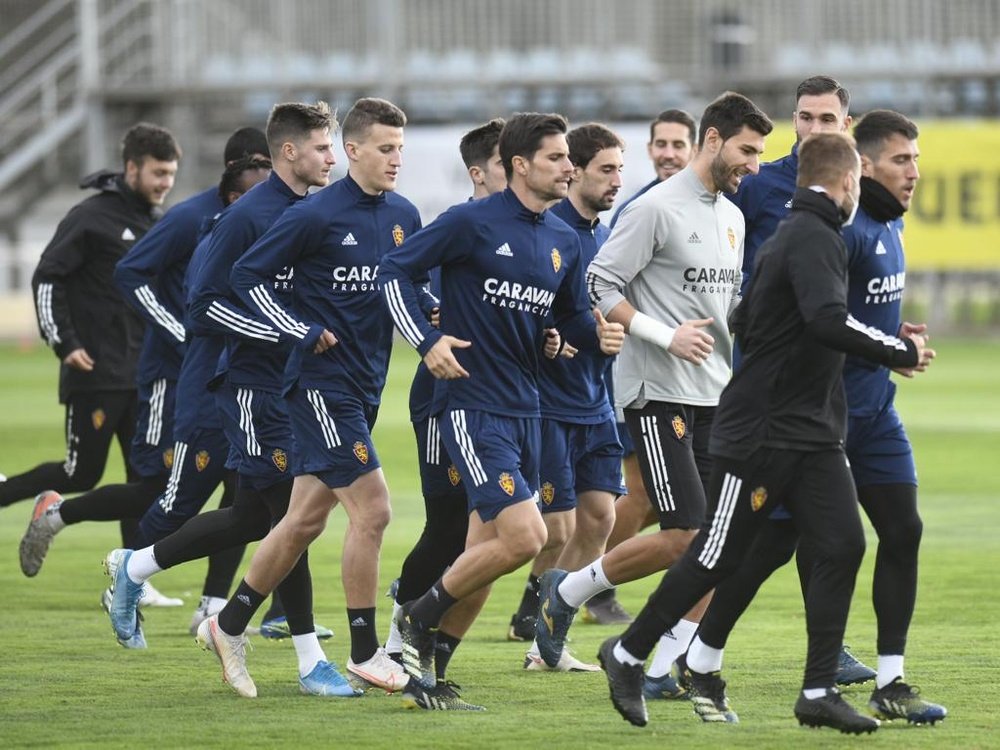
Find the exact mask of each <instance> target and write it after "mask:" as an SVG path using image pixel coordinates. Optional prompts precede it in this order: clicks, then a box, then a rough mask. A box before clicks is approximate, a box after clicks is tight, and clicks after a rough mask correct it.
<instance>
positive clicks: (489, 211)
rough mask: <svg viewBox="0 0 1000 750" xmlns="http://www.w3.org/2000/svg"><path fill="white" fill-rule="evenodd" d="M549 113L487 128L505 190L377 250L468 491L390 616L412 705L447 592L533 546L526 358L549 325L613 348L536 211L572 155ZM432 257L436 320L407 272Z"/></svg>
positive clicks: (535, 420)
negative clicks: (453, 527)
mask: <svg viewBox="0 0 1000 750" xmlns="http://www.w3.org/2000/svg"><path fill="white" fill-rule="evenodd" d="M566 131H567V126H566V120H565V119H564V118H563V117H562V116H561V115H546V114H537V113H521V114H517V115H514V116H513V117H512V118H510V119H509V120H508V121H507V124H506V125H505V126H504V129H503V131H502V132H501V134H500V142H499V148H500V157H501V159H502V160H503V164H504V168H505V170H506V172H507V179H508V188H507V189H506V190H504V191H503V192H501V193H497V194H495V195H492V196H490V197H488V198H483V199H482V200H479V201H471V202H469V203H463V204H461V205H458V206H454V207H452V208H451V209H449V210H448V211H447V212H446V213H444V214H443V215H442V216H441V217H439V218H438V219H437V220H436V221H435V222H434V223H433V224H431V225H430V226H428V227H427V228H426V229H424V230H423V231H421V232H418V233H417V234H415V235H414V236H413V237H411V238H410V239H409V240H407V241H406V242H405V243H404V244H403V246H402V247H401V248H399V249H398V250H396V251H393V252H390V253H389V254H388V255H387V256H386V258H385V260H384V261H383V264H382V273H381V278H382V291H383V295H384V298H385V301H386V304H387V306H388V308H389V310H390V312H391V313H392V316H393V318H394V320H395V322H396V327H397V328H399V330H400V332H401V333H402V334H403V336H404V338H406V340H407V341H408V342H409V343H410V344H411V345H412V346H413V347H414V348H416V349H417V351H418V352H420V354H421V355H423V358H424V362H425V363H426V364H427V367H428V368H429V369H430V371H431V373H432V374H433V375H434V376H435V377H437V378H440V379H443V380H445V381H446V382H445V383H444V386H445V407H444V410H443V412H442V414H441V420H440V428H441V437H442V439H443V441H444V445H445V447H446V448H447V449H448V453H449V455H450V456H451V457H452V459H453V460H454V461H455V465H456V467H457V469H458V472H459V474H460V475H461V478H462V482H463V483H464V484H465V486H466V491H467V492H468V496H469V508H470V516H469V535H468V541H467V544H466V549H465V552H463V553H462V554H461V555H460V556H459V557H458V559H457V560H455V562H454V564H453V565H452V566H451V567H450V568H449V569H448V570H447V572H445V574H444V575H443V576H442V577H441V578H440V579H439V580H438V581H437V582H436V583H435V584H434V585H433V586H431V588H430V589H429V590H428V591H427V592H426V593H425V594H424V595H423V596H421V597H419V598H418V599H416V600H415V601H413V602H410V603H408V604H406V605H404V606H403V608H402V610H401V612H400V616H399V617H398V618H397V623H398V624H399V628H400V633H401V635H402V638H403V660H404V664H405V665H406V669H407V672H408V673H409V674H410V683H409V686H408V687H407V693H406V696H407V697H408V699H409V700H410V702H411V704H412V705H415V706H420V707H423V708H433V707H434V705H435V704H434V701H433V700H431V699H430V698H432V697H433V691H435V690H436V689H437V686H436V684H435V682H436V680H435V675H434V671H433V653H434V646H435V638H436V634H437V629H438V625H439V623H440V621H441V618H442V617H443V616H444V614H445V613H446V612H447V611H448V609H450V607H451V606H452V605H453V604H454V603H455V602H457V601H458V600H460V599H463V598H465V597H467V596H469V595H470V594H473V593H475V592H476V591H478V590H479V589H481V588H482V587H484V586H488V585H490V584H491V583H493V581H495V580H496V579H497V578H499V577H500V576H502V575H504V574H505V573H509V572H510V571H512V570H515V569H516V568H518V567H520V566H521V565H523V564H524V563H526V562H528V561H529V560H530V559H532V558H533V557H534V556H535V555H537V554H538V552H539V551H540V550H541V548H542V545H543V544H544V543H545V539H546V531H545V523H544V522H543V521H542V517H541V513H540V512H539V510H538V505H537V499H538V472H539V462H540V450H539V443H540V419H539V417H540V408H539V393H538V370H539V357H540V354H541V353H542V351H543V346H544V342H545V339H546V328H548V327H550V326H552V325H553V323H554V324H555V326H556V327H557V328H558V329H559V331H560V332H561V333H562V335H563V336H564V337H565V338H566V340H568V341H572V342H573V344H574V346H576V347H577V348H578V349H579V350H580V351H584V352H595V353H596V351H597V350H598V349H600V350H601V351H602V352H604V353H605V354H614V353H617V351H618V350H619V349H620V347H621V343H622V340H623V339H624V332H623V330H622V326H621V325H615V324H609V323H607V322H606V321H604V319H603V318H600V316H598V318H599V320H598V322H597V324H596V326H595V322H594V316H593V314H592V313H591V309H590V305H589V304H588V302H587V292H586V287H585V283H584V275H583V270H584V269H583V260H582V256H581V248H580V240H579V239H578V237H577V234H576V232H575V231H574V230H573V229H571V228H570V227H568V226H567V225H566V224H565V223H564V222H563V221H561V220H560V219H557V218H556V217H555V216H553V214H552V212H550V211H547V210H546V209H547V208H548V207H549V206H551V205H552V204H553V203H554V202H556V201H559V200H561V199H563V198H565V197H566V195H567V194H568V192H569V183H570V180H571V178H572V176H573V164H572V162H571V161H570V157H569V153H570V151H569V146H568V144H567V141H566ZM435 266H440V267H441V290H442V300H441V318H440V330H437V329H435V328H433V327H432V326H431V324H430V322H429V321H428V320H427V319H426V318H425V316H424V315H423V314H422V311H421V310H420V308H419V306H418V304H417V289H416V287H415V279H418V278H419V277H420V276H421V275H422V274H424V273H425V272H427V271H428V270H429V269H431V268H434V267H435Z"/></svg>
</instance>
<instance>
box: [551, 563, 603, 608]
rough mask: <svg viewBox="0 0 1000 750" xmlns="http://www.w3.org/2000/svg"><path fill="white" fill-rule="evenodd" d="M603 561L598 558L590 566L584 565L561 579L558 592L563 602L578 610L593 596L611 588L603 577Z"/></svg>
mask: <svg viewBox="0 0 1000 750" xmlns="http://www.w3.org/2000/svg"><path fill="white" fill-rule="evenodd" d="M603 559H604V558H603V557H599V558H597V559H596V560H594V562H592V563H591V564H590V565H585V566H584V567H582V568H580V569H579V570H575V571H573V572H572V573H569V574H568V575H567V576H566V577H565V578H563V579H562V583H560V584H559V588H558V591H559V596H561V597H562V598H563V601H564V602H566V603H567V604H568V605H569V606H571V607H573V608H574V609H579V608H580V606H581V605H582V604H583V603H584V602H585V601H587V600H588V599H589V598H590V597H592V596H593V595H594V594H598V593H600V592H601V591H607V590H608V589H610V588H612V584H611V581H609V580H608V577H607V576H606V575H604V565H603V564H602V560H603Z"/></svg>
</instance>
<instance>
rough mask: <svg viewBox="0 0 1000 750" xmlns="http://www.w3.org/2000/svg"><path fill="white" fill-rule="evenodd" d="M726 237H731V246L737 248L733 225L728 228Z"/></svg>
mask: <svg viewBox="0 0 1000 750" xmlns="http://www.w3.org/2000/svg"><path fill="white" fill-rule="evenodd" d="M726 237H728V238H729V247H730V248H732V249H733V250H735V249H736V232H734V231H733V228H732V227H727V228H726Z"/></svg>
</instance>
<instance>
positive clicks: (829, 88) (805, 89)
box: [795, 76, 851, 112]
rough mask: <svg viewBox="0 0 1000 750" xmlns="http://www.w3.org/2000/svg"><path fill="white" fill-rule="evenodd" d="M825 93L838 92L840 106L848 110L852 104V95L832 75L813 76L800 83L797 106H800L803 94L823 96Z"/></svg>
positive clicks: (796, 93)
mask: <svg viewBox="0 0 1000 750" xmlns="http://www.w3.org/2000/svg"><path fill="white" fill-rule="evenodd" d="M824 94H836V95H837V98H838V99H839V100H840V108H841V109H842V110H843V111H845V112H846V111H847V110H848V108H849V107H850V106H851V95H850V93H849V92H848V91H847V89H845V88H844V87H843V86H841V85H840V82H839V81H837V79H836V78H831V77H830V76H811V77H809V78H807V79H806V80H804V81H803V82H802V83H800V84H799V87H798V88H797V89H795V106H796V107H798V106H799V99H801V98H802V97H803V96H823V95H824Z"/></svg>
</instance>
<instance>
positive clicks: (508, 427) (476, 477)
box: [440, 409, 541, 522]
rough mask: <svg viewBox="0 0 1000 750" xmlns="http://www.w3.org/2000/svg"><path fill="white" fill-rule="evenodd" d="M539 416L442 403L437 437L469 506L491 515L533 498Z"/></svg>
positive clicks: (484, 516)
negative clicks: (459, 478)
mask: <svg viewBox="0 0 1000 750" xmlns="http://www.w3.org/2000/svg"><path fill="white" fill-rule="evenodd" d="M540 422H541V420H540V419H538V418H537V417H502V416H499V415H497V414H490V413H489V412H485V411H472V410H469V409H445V411H444V413H443V414H442V415H441V423H440V424H441V437H442V438H444V444H445V447H447V449H448V453H449V455H451V457H452V460H453V461H454V462H455V466H457V467H458V473H459V474H461V475H462V480H463V483H464V484H465V491H466V493H467V494H468V496H469V512H470V513H471V512H472V511H476V512H477V513H478V514H479V518H480V519H481V520H482V521H484V522H487V521H492V520H493V519H494V518H496V517H497V516H498V515H500V512H501V511H502V510H504V509H505V508H507V507H509V506H511V505H514V504H516V503H519V502H522V501H524V500H535V501H537V499H538V496H537V493H538V462H539V459H540V455H541V450H540V449H541V426H540Z"/></svg>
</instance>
